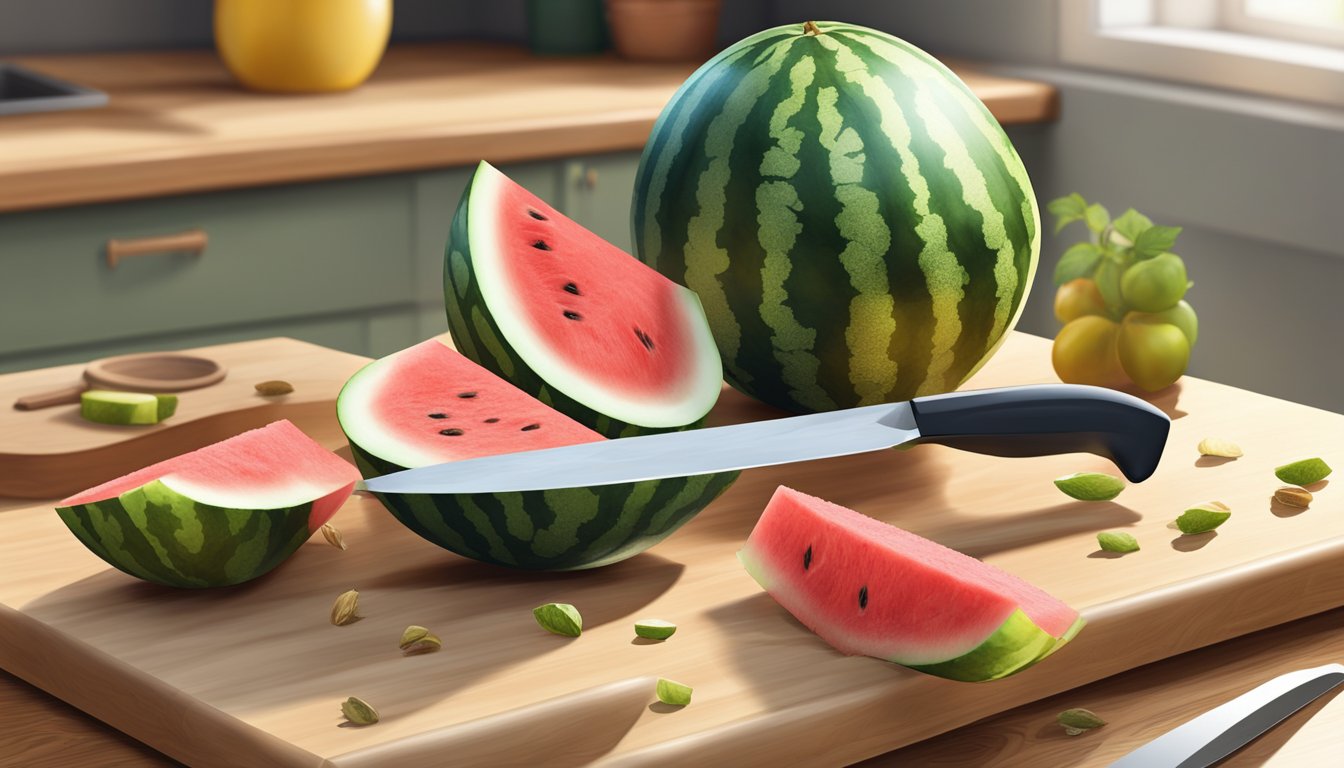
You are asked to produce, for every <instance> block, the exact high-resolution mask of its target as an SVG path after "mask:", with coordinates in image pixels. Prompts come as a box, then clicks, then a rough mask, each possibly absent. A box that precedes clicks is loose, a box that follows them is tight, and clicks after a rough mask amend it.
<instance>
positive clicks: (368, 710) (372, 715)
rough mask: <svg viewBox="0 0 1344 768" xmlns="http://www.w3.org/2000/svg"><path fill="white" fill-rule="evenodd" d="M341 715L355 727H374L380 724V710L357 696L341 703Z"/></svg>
mask: <svg viewBox="0 0 1344 768" xmlns="http://www.w3.org/2000/svg"><path fill="white" fill-rule="evenodd" d="M341 714H343V715H345V719H346V720H349V721H350V722H352V723H354V724H355V725H373V724H374V723H376V722H378V710H376V709H374V708H373V707H372V706H370V705H369V703H368V702H367V701H365V700H363V699H361V698H358V697H356V696H351V697H350V698H348V699H346V700H345V701H343V702H341Z"/></svg>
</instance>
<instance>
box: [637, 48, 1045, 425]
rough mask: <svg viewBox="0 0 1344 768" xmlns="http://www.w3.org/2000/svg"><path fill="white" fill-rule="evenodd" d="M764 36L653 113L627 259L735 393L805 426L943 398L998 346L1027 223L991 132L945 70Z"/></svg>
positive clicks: (1009, 166) (1015, 163)
mask: <svg viewBox="0 0 1344 768" xmlns="http://www.w3.org/2000/svg"><path fill="white" fill-rule="evenodd" d="M817 26H818V28H819V30H820V32H821V34H818V35H808V34H805V33H804V32H803V28H802V25H801V24H795V25H787V26H782V27H778V28H775V29H770V30H766V31H764V32H761V33H759V34H757V35H754V36H752V37H749V38H747V39H745V40H743V41H741V42H739V43H737V44H735V45H733V46H730V47H729V48H727V49H726V50H724V51H723V52H722V53H720V54H719V55H718V56H716V57H715V58H713V59H711V60H710V61H709V62H708V63H707V64H705V65H704V66H703V67H701V68H700V69H699V70H698V71H697V72H696V73H695V74H693V75H692V76H691V77H690V79H688V80H687V81H686V83H685V84H684V85H683V86H682V87H681V89H680V90H679V91H678V92H677V93H676V94H675V95H674V96H673V98H672V100H671V101H670V102H669V103H668V105H667V107H666V108H665V109H664V110H663V113H662V114H661V116H660V117H659V118H658V121H657V123H656V124H655V126H654V129H653V132H652V134H651V136H650V139H649V142H648V144H647V145H646V148H645V151H644V155H643V158H642V160H641V163H640V168H639V171H638V175H637V179H636V184H635V198H634V201H633V207H632V227H633V235H634V242H635V254H636V255H637V256H638V257H639V258H640V259H641V260H643V261H644V262H645V263H647V264H649V265H651V266H653V267H655V268H656V269H658V270H659V271H660V272H662V273H663V274H665V275H667V276H668V277H670V278H672V279H673V280H676V281H678V282H680V283H682V284H683V285H685V286H687V287H689V288H690V289H692V290H694V291H696V293H697V294H698V295H699V296H700V299H701V303H702V305H703V307H704V310H705V313H706V316H707V318H708V320H709V323H710V327H711V330H712V331H713V333H714V336H715V339H716V342H717V344H718V346H719V351H720V353H721V355H722V357H723V361H724V369H725V374H726V378H727V379H728V381H729V383H731V384H732V385H733V386H735V387H736V388H738V389H740V390H742V391H743V392H745V393H747V394H748V395H751V396H752V397H755V398H757V399H759V400H762V401H764V402H766V403H769V404H771V405H774V406H777V407H781V408H785V409H788V410H792V411H801V412H810V411H822V410H831V409H835V408H843V407H851V406H859V405H868V404H873V403H879V402H889V401H897V400H905V399H909V398H911V397H914V396H918V395H927V394H934V393H937V392H943V391H948V390H951V389H954V388H956V387H957V386H959V385H960V384H961V382H963V381H965V380H966V379H967V378H968V377H969V376H970V375H971V374H972V373H974V372H975V371H976V370H977V369H978V368H979V367H980V366H981V365H982V364H983V363H984V362H985V361H986V360H987V359H988V358H989V356H990V355H991V354H992V353H993V352H994V350H995V349H997V347H998V346H999V345H1000V344H1001V343H1002V342H1003V340H1004V339H1005V338H1006V336H1007V332H1008V331H1009V330H1010V329H1011V328H1012V327H1013V326H1014V324H1015V323H1016V322H1017V319H1018V317H1019V315H1020V313H1021V311H1022V306H1023V303H1024V299H1025V296H1026V293H1027V290H1028V288H1029V287H1030V284H1031V281H1032V279H1033V277H1034V274H1035V269H1036V263H1037V259H1038V254H1039V249H1040V232H1039V213H1038V210H1037V205H1036V198H1035V195H1034V193H1033V191H1032V188H1031V184H1030V180H1029V179H1028V177H1027V174H1026V171H1025V169H1024V167H1023V165H1022V162H1021V159H1020V158H1019V156H1018V154H1017V152H1016V150H1015V149H1014V148H1013V146H1012V144H1011V142H1010V141H1009V139H1008V138H1007V136H1006V135H1005V134H1004V132H1003V130H1002V128H1001V127H1000V126H999V124H998V123H997V121H995V119H994V118H993V117H992V116H991V115H990V113H989V111H988V110H987V109H986V108H985V107H984V105H983V104H982V103H981V102H980V101H979V100H978V99H977V98H976V97H975V96H974V94H972V93H971V91H970V90H969V89H968V88H967V87H966V85H965V84H964V83H962V82H961V81H960V80H959V79H958V78H957V77H956V76H955V75H954V74H952V73H951V72H950V71H949V70H948V69H947V68H946V67H944V66H943V65H941V64H940V63H938V62H937V61H936V60H935V59H933V58H932V57H930V56H929V55H927V54H925V53H924V52H923V51H920V50H919V49H917V48H914V47H913V46H910V45H909V44H907V43H905V42H903V41H901V40H898V39H897V38H894V37H892V36H890V35H887V34H884V33H882V32H878V31H876V30H872V29H867V28H864V27H860V26H855V25H848V24H839V23H832V22H818V24H817Z"/></svg>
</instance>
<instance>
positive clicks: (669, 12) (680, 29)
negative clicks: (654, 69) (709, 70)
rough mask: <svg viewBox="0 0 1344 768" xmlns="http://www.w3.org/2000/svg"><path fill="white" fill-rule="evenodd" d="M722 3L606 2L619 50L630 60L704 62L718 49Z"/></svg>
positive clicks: (673, 0)
mask: <svg viewBox="0 0 1344 768" xmlns="http://www.w3.org/2000/svg"><path fill="white" fill-rule="evenodd" d="M722 5H723V3H722V0H607V22H608V25H609V26H610V27H611V39H612V42H614V43H615V44H616V50H617V51H618V52H619V53H620V54H621V55H622V56H624V57H625V58H627V59H639V60H644V61H691V60H694V61H704V60H706V59H708V58H709V57H710V56H712V55H714V52H715V51H717V50H718V44H717V43H718V31H719V11H720V9H721V7H722Z"/></svg>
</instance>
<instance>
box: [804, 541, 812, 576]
mask: <svg viewBox="0 0 1344 768" xmlns="http://www.w3.org/2000/svg"><path fill="white" fill-rule="evenodd" d="M811 567H812V545H811V544H808V545H807V551H806V552H804V553H803V570H804V571H806V570H807V569H808V568H811Z"/></svg>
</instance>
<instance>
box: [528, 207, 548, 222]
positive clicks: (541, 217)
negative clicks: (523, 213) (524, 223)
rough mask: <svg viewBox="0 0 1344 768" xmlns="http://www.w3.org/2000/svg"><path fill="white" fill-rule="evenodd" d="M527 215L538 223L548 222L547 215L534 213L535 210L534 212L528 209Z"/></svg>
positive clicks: (538, 212) (539, 212)
mask: <svg viewBox="0 0 1344 768" xmlns="http://www.w3.org/2000/svg"><path fill="white" fill-rule="evenodd" d="M527 215H528V216H531V217H532V218H534V219H536V220H537V221H546V216H545V214H543V213H542V212H541V211H534V210H532V209H531V208H528V209H527Z"/></svg>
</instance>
